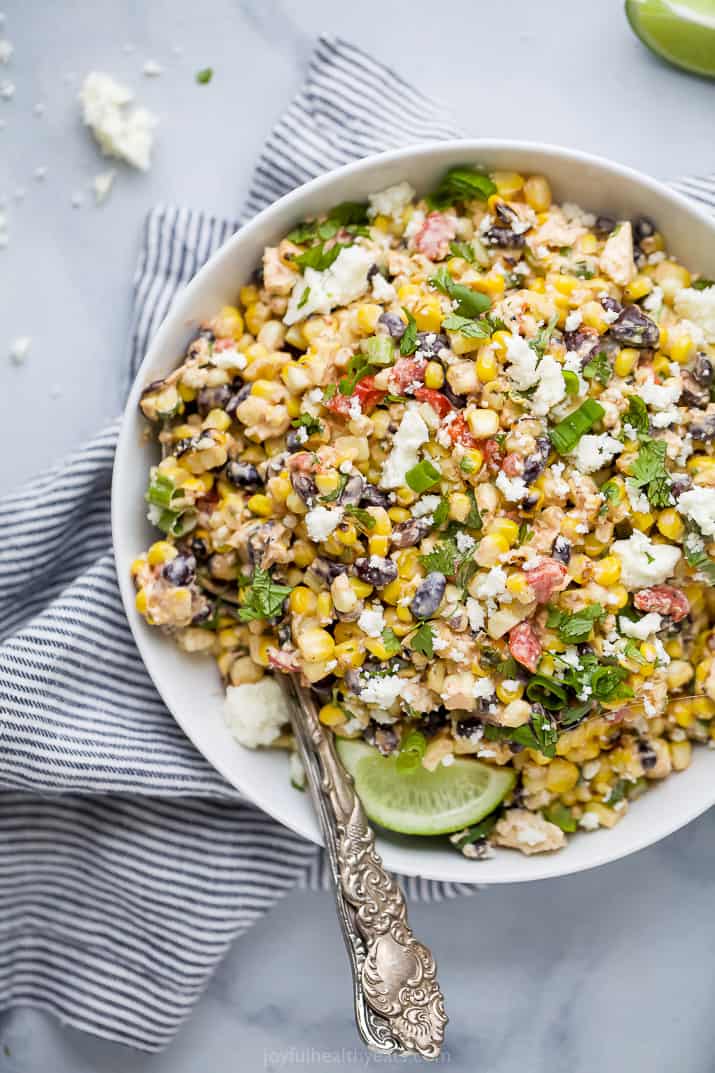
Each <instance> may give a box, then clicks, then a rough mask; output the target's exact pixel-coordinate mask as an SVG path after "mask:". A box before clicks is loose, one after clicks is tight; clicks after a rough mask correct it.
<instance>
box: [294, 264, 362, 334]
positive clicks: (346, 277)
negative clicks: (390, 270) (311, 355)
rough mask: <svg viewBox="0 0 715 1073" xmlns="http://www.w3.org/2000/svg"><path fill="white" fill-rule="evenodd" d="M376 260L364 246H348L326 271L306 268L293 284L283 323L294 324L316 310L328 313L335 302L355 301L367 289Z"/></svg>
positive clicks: (343, 303)
mask: <svg viewBox="0 0 715 1073" xmlns="http://www.w3.org/2000/svg"><path fill="white" fill-rule="evenodd" d="M373 260H374V259H373V255H372V254H371V253H370V252H369V251H368V250H366V249H363V247H362V246H347V247H346V248H345V249H343V250H341V251H340V253H339V254H338V256H337V257H336V258H335V260H334V261H333V263H332V264H331V265H330V267H329V268H326V269H325V271H324V272H318V271H317V269H315V268H306V270H305V272H304V273H303V275H302V276H300V277H299V278H298V279H297V281H296V283H295V284H294V286H293V291H292V292H291V296H290V300H289V302H288V309H287V310H286V314H285V316H284V317H283V323H284V324H295V323H296V321H299V320H304V319H305V318H306V317H310V316H312V315H313V314H314V313H329V312H330V310H331V309H334V308H335V306H344V305H349V304H350V302H354V301H355V299H356V298H359V297H360V296H361V295H362V294H364V293H365V291H366V290H367V289H368V286H369V284H368V278H367V274H368V271H369V270H370V268H371V266H372V264H373ZM306 291H307V292H308V294H307V296H306V293H305V292H306Z"/></svg>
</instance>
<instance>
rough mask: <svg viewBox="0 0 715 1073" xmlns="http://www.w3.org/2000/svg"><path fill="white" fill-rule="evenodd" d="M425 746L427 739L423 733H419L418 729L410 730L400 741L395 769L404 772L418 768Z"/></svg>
mask: <svg viewBox="0 0 715 1073" xmlns="http://www.w3.org/2000/svg"><path fill="white" fill-rule="evenodd" d="M426 748H427V741H426V739H425V736H424V734H422V733H420V731H419V730H411V731H410V732H409V734H405V736H404V738H403V739H402V741H401V742H400V751H399V752H398V754H397V761H396V764H395V767H396V768H397V770H398V771H399V772H400V773H402V774H404V773H405V772H408V771H414V770H415V769H416V768H418V767H419V766H420V762H421V760H422V757H423V756H424V755H425V749H426Z"/></svg>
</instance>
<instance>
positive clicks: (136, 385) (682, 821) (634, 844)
mask: <svg viewBox="0 0 715 1073" xmlns="http://www.w3.org/2000/svg"><path fill="white" fill-rule="evenodd" d="M505 151H506V152H508V151H512V152H514V153H520V154H525V153H527V154H528V153H530V152H531V153H534V154H539V155H540V156H541V157H547V158H551V159H552V160H553V161H554V164H555V165H558V164H559V163H562V162H564V161H569V162H572V163H575V164H577V165H581V166H583V167H589V166H591V167H595V168H597V169H599V170H600V171H601V172H607V173H611V174H612V175H613V176H614V177H617V178H618V179H620V180H626V181H627V182H630V183H634V184H637V185H638V186H640V187H645V188H647V189H648V190H650V191H652V192H653V193H654V194H655V195H657V196H658V197H659V198H661V199H664V200H665V201H666V202H667V201H669V202H671V203H672V204H673V206H674V207H676V208H678V209H680V210H681V211H684V212H686V213H687V214H688V215H689V216H691V217H695V218H696V219H697V220H698V221H699V222H700V223H701V224H703V226H704V227H705V228H706V229H708V230H709V231H711V232H712V233H713V238H714V239H715V217H713V216H711V215H710V214H709V213H707V212H706V210H705V209H704V208H702V207H701V206H699V205H698V204H697V203H696V202H695V201H694V200H692V199H690V198H687V197H685V196H684V195H683V194H681V193H679V192H678V191H677V190H675V189H673V188H672V187H670V186H668V185H667V184H666V183H664V182H662V181H660V180H658V179H654V178H653V177H652V176H649V175H646V174H644V173H643V172H640V171H638V170H637V169H636V168H632V167H630V166H629V165H626V164H620V163H618V162H617V161H614V160H611V159H609V158H608V157H603V156H600V155H597V154H593V153H588V152H585V151H583V150H580V149H573V148H570V147H566V146H559V145H556V144H554V143H549V142H539V141H533V140H528V139H527V140H523V139H510V138H451V139H446V140H444V141H427V142H425V141H421V142H414V143H410V144H409V145H405V146H401V147H399V148H397V149H390V150H387V151H384V152H380V153H373V154H370V155H368V156H365V157H361V158H359V159H358V160H354V161H350V162H348V163H347V164H344V165H342V166H341V167H339V168H333V169H331V170H329V171H326V172H323V173H321V174H320V175H318V176H316V177H315V178H313V179H311V180H309V181H308V182H306V183H303V184H302V185H301V186H298V187H296V188H295V189H294V190H291V191H289V192H288V193H286V194H284V195H283V196H282V197H280V198H279V199H277V200H276V201H274V202H272V203H271V204H269V205H267V206H266V207H265V208H264V209H262V210H261V211H260V212H259V213H257V214H256V215H255V216H253V217H251V219H250V220H248V221H247V222H246V223H244V224H242V225H241V226H240V227H239V228H238V229H237V230H236V231H235V232H234V233H233V234H232V235H231V236H230V237H229V238H228V239H227V240H226V241H225V242H224V243H223V244H222V245H221V246H220V247H219V249H217V250H216V251H215V252H214V253H213V254H212V255H211V256H210V257H209V258H208V260H207V261H206V262H205V263H204V264H203V265H202V266H201V268H200V269H199V270H198V272H197V273H196V275H195V276H193V277H192V279H191V280H190V281H189V283H188V284H187V285H186V286H185V287H183V288H182V289H181V290H180V291H179V292H178V294H177V295H176V296H175V297H174V299H173V300H172V302H171V305H170V307H169V310H168V311H167V313H166V315H165V316H164V319H163V320H162V322H161V324H160V325H159V327H158V329H157V331H156V333H155V335H154V336H153V338H152V339H151V341H150V343H149V346H148V348H147V351H146V353H145V355H144V357H143V359H142V361H141V363H140V365H139V367H138V369H137V371H136V373H135V375H134V377H133V380H132V384H131V387H130V390H129V393H128V395H127V399H126V403H125V405H124V407H123V411H122V418H121V424H120V429H119V436H118V440H117V446H116V451H115V457H114V462H113V467H112V490H111V531H112V549H113V555H114V559H115V565H116V566H117V581H118V584H119V589H120V593H121V598H122V603H123V606H124V611H125V614H126V617H127V620H128V623H129V628H130V630H131V632H132V636H133V638H134V641H135V643H136V645H137V648H138V650H139V654H140V656H141V658H142V661H143V663H144V666H145V667H146V670H147V673H148V674H149V677H150V678H151V680H152V683H153V685H154V687H155V688H156V689H157V691H158V693H159V695H160V696H161V697H162V700H164V703H165V704H166V705H167V708H168V709H169V711H170V712H171V715H172V718H173V719H174V720H175V721H176V722H177V723H178V725H179V726H180V728H181V729H182V731H183V732H184V734H186V736H187V737H188V738H189V740H190V741H191V742H192V744H193V745H194V747H195V748H196V749H197V751H198V752H200V753H201V755H202V756H204V758H205V759H206V761H207V763H209V764H210V765H211V766H212V767H213V768H214V769H215V770H216V771H218V772H219V774H220V775H222V777H223V778H224V779H226V781H227V782H228V783H229V785H231V786H233V787H234V788H236V789H237V790H239V792H240V793H242V794H245V796H246V798H247V799H249V800H250V796H249V795H248V794H246V793H245V791H244V790H243V789H242V788H241V787H240V786H237V785H236V782H235V781H234V779H233V778H232V777H231V775H230V774H229V765H228V764H227V763H225V762H224V761H223V758H222V757H221V756H218V757H213V758H211V759H210V758H209V757H208V756H206V753H205V752H204V751H203V749H201V747H200V746H199V745H198V744H197V742H196V740H195V735H194V733H193V725H194V724H193V721H192V720H191V719H187V718H184V717H183V715H178V714H177V713H176V712H174V711H173V710H172V708H171V706H170V705H169V704H168V703H167V701H166V698H165V697H164V695H163V692H162V689H161V687H160V685H159V684H158V682H157V681H156V680H155V678H154V675H153V673H152V670H151V666H152V662H153V659H152V656H151V653H149V651H148V646H147V643H146V640H145V639H146V635H145V633H144V631H143V630H142V629H141V626H142V623H141V622H140V621H139V620H138V618H137V616H136V615H135V613H134V603H133V600H134V591H133V586H132V584H131V580H130V579H129V577H124V576H123V574H122V571H121V569H120V559H121V556H120V553H119V548H120V546H121V544H122V537H121V534H120V515H121V513H122V483H123V482H122V480H121V474H122V471H123V467H124V459H125V455H127V452H128V450H130V446H129V437H130V435H131V429H130V422H129V420H128V417H129V416H130V414H131V413H132V412H133V411H134V410H135V408H136V406H137V402H138V399H139V396H140V393H141V390H142V386H143V385H144V382H145V380H146V379H147V376H146V372H145V370H146V369H148V368H151V366H152V365H153V364H154V362H155V359H156V357H157V356H158V355H160V354H161V353H162V351H163V350H164V348H165V340H168V338H169V337H170V336H171V334H172V331H173V330H174V327H175V325H176V323H177V321H181V320H182V319H183V320H186V319H187V318H186V315H185V312H184V311H185V310H186V308H187V307H189V306H190V305H191V302H192V300H193V297H194V295H195V293H196V292H197V291H200V290H201V288H202V287H203V286H204V283H205V281H206V280H207V279H208V278H209V277H210V276H212V275H213V274H214V273H216V274H218V275H220V274H221V272H222V270H223V265H224V263H225V262H226V261H227V260H230V259H231V256H232V254H233V251H234V249H235V247H236V246H238V245H240V244H241V243H243V242H244V241H247V240H248V239H249V238H250V237H251V236H252V235H253V234H254V233H255V232H256V231H260V230H261V229H262V228H263V226H264V224H265V222H266V221H268V220H270V219H271V217H272V216H273V215H277V214H278V213H279V211H283V210H285V209H287V208H289V207H290V206H291V205H293V204H300V203H302V202H303V201H305V200H307V199H309V198H310V197H311V196H312V195H313V194H315V193H316V192H319V191H320V190H321V189H323V188H326V189H330V187H331V186H332V185H333V184H334V183H336V182H339V181H340V180H341V179H342V178H344V177H346V176H356V175H357V176H359V175H360V174H361V173H362V172H369V171H371V170H372V169H374V168H375V167H379V166H380V165H394V164H398V163H399V162H400V161H402V160H405V159H407V160H410V161H411V162H412V163H414V161H415V159H416V158H419V157H423V156H430V155H433V154H435V153H436V152H437V153H442V152H444V153H450V152H463V153H464V154H465V158H471V159H475V158H478V156H479V154H480V153H485V152H486V153H489V152H505ZM654 789H657V787H654ZM651 792H652V791H651ZM256 804H257V807H259V808H261V809H263V810H265V811H266V812H267V813H269V814H270V815H272V816H273V817H274V818H275V819H276V820H278V821H279V822H280V823H282V824H283V825H285V826H286V827H288V828H289V829H290V830H292V831H294V832H295V833H296V834H298V835H300V836H301V837H303V838H307V839H309V840H311V841H313V842H314V843H315V844H317V845H322V844H323V843H322V838H320V836H318V837H316V835H315V834H314V833H308V832H306V830H305V828H304V827H302V826H299V825H298V824H296V823H295V822H292V817H291V816H290V815H289V814H287V813H286V812H285V811H284V810H282V809H276V810H271V809H270V808H269V807H268V806H267V804H266V803H265V801H261V802H260V803H256ZM713 804H715V783H713V793H712V800H711V801H709V802H706V803H705V804H703V803H702V801H698V802H697V803H692V806H691V807H690V808H685V807H684V808H683V809H682V810H681V811H679V812H678V813H677V816H675V817H673V815H672V814H671V816H670V818H669V819H667V820H665V821H664V822H663V823H662V824H661V825H659V826H658V828H657V830H656V831H654V832H653V833H652V834H651V833H648V832H645V833H644V834H643V835H642V837H640V838H632V839H631V840H630V842H628V844H627V845H625V846H621V848H619V843H618V842H617V841H616V842H614V843H613V844H611V843H609V842H606V841H604V842H603V843H602V845H603V846H604V848H603V849H600V846H598V845H595V846H594V852H593V854H592V856H591V857H590V858H589V859H588V860H587V861H577V862H573V863H572V862H570V861H569V860H568V858H566V859H564V862H563V866H561V865H559V864H558V861H559V859H560V856H561V855H560V854H558V853H557V854H549V855H546V854H544V855H541V856H538V857H534V858H530V859H529V864H530V866H531V867H530V869H529V875H528V876H524V875H523V874H519V875H517V874H514V870H513V869H511V870H510V869H509V867H508V866H507V867H504V869H503V870H502V872H503V874H501V873H500V874H496V875H489V876H483V877H482V876H480V875H477V876H475V879H474V883H477V884H481V885H485V884H486V885H491V884H495V885H496V884H501V883H512V882H533V881H535V880H539V879H550V878H554V879H555V878H558V877H561V876H567V875H573V874H575V873H577V872H581V871H586V870H590V869H592V868H597V867H600V866H602V865H604V864H608V863H611V862H614V861H617V860H620V859H621V858H622V857H626V856H630V855H631V854H633V853H637V852H640V851H641V850H643V849H646V848H647V847H648V846H651V845H653V844H655V843H657V842H660V841H661V840H662V839H664V838H667V837H668V836H669V835H671V834H673V833H674V832H675V831H677V830H679V829H680V828H681V827H684V826H686V825H687V824H688V823H690V822H691V821H692V820H694V819H696V818H697V817H698V816H700V815H702V814H703V813H704V812H706V811H707V809H708V808H710V807H711V806H712V805H713ZM413 852H414V853H415V854H416V856H417V857H419V848H418V846H417V845H415V847H414V851H413ZM400 870H401V871H402V872H403V873H404V874H406V875H414V876H418V877H422V878H426V879H434V880H438V881H442V882H444V881H447V882H452V881H453V880H450V879H447V880H445V876H444V875H440V874H436V873H435V872H434V870H431V869H429V868H428V869H426V870H425V869H424V868H420V866H419V862H417V863H416V865H415V867H414V869H412V868H409V869H408V868H405V867H404V866H402V865H401V867H400ZM455 882H458V883H462V882H465V881H464V880H456V881H455ZM467 882H468V881H467Z"/></svg>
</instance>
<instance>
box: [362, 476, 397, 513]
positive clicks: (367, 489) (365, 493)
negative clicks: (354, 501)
mask: <svg viewBox="0 0 715 1073" xmlns="http://www.w3.org/2000/svg"><path fill="white" fill-rule="evenodd" d="M394 501H395V497H394V495H393V493H392V492H384V491H383V490H382V488H378V487H377V486H376V485H374V484H367V483H366V484H365V486H364V487H363V490H362V495H361V496H360V506H361V507H384V508H385V510H387V508H388V507H391V506H392V504H393V503H394Z"/></svg>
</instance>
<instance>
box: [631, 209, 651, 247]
mask: <svg viewBox="0 0 715 1073" xmlns="http://www.w3.org/2000/svg"><path fill="white" fill-rule="evenodd" d="M654 234H655V224H654V223H653V221H652V220H651V219H649V218H648V217H647V216H639V217H638V219H637V220H634V221H633V238H634V239H635V241H636V243H637V244H638V245H639V246H640V244H641V242H642V241H643V239H644V238H651V236H652V235H654Z"/></svg>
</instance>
